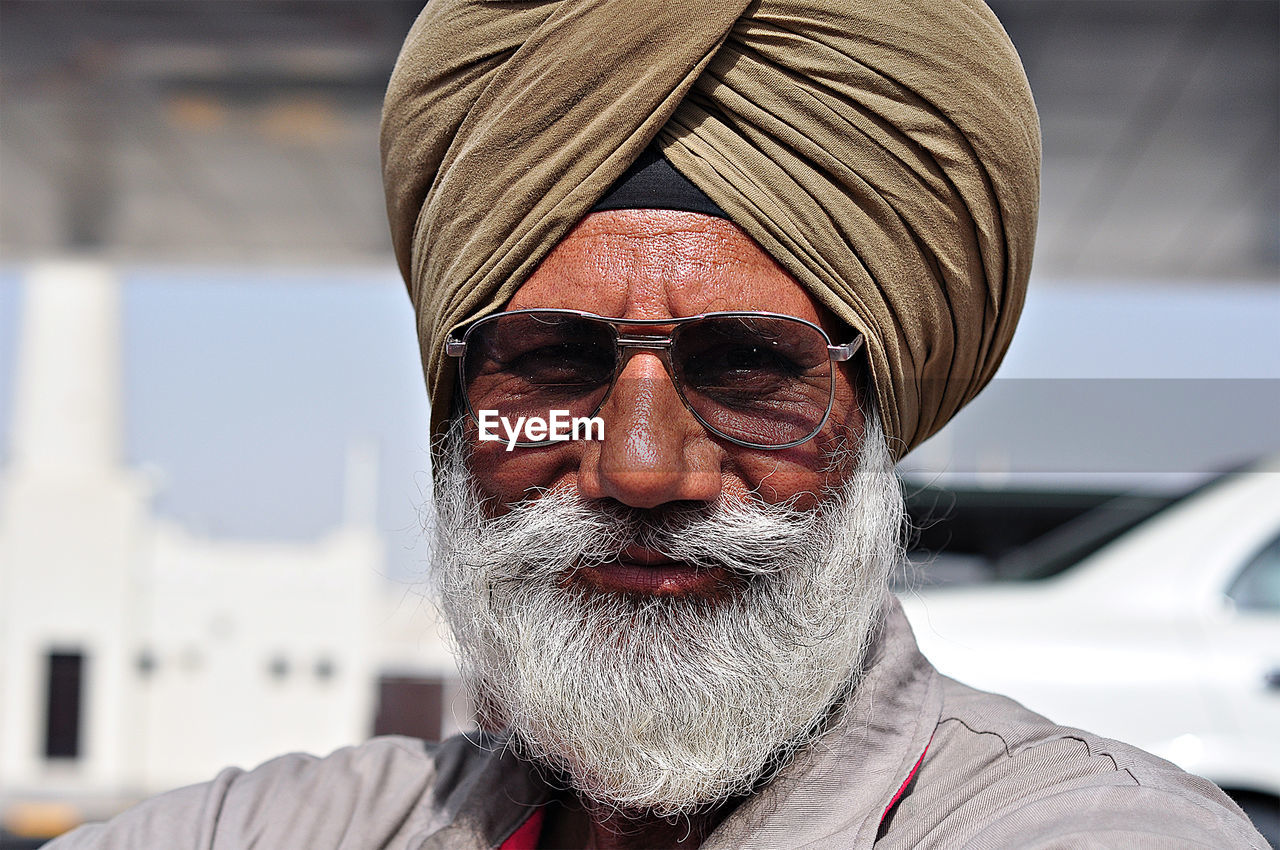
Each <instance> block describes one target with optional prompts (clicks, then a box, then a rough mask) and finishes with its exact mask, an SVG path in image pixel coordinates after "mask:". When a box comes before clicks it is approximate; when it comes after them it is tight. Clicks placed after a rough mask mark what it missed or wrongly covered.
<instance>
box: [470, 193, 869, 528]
mask: <svg viewBox="0 0 1280 850" xmlns="http://www.w3.org/2000/svg"><path fill="white" fill-rule="evenodd" d="M528 307H559V308H567V309H576V310H586V311H588V312H592V313H596V314H597V315H601V316H611V317H616V318H627V319H663V318H677V317H681V316H691V315H695V314H698V313H706V312H711V311H718V310H761V311H767V312H773V313H782V314H785V315H789V316H796V317H798V318H801V319H806V320H808V321H810V322H813V323H814V324H818V325H821V326H822V327H823V328H824V329H825V330H826V331H827V334H828V336H830V337H831V338H832V340H833V341H834V342H836V343H843V342H847V341H848V339H846V337H850V336H851V335H852V333H851V332H850V331H848V330H847V329H842V328H841V327H840V326H839V324H838V323H837V322H836V320H835V319H834V318H833V317H832V316H831V315H830V314H829V313H828V311H827V310H825V309H824V308H822V307H821V306H820V305H819V304H818V303H817V302H816V301H815V300H814V299H813V297H812V296H810V295H809V293H808V292H807V291H806V290H805V289H804V288H803V287H801V286H800V284H798V283H797V282H796V281H795V280H794V279H793V278H792V277H791V276H790V275H789V274H787V272H785V271H784V270H783V269H782V268H781V267H780V266H779V265H778V264H777V263H776V262H774V260H773V258H772V257H770V256H769V255H768V254H766V253H765V252H764V251H762V250H761V249H760V247H759V246H758V245H756V243H755V242H754V241H753V240H752V239H751V238H750V237H749V236H747V235H746V234H745V233H743V231H742V230H741V229H739V228H738V227H737V226H736V225H734V224H732V223H730V222H728V221H726V220H724V219H719V218H713V217H711V216H706V215H700V214H698V213H690V212H676V211H671V210H618V211H612V212H603V213H595V214H593V215H590V216H588V217H587V218H586V219H584V220H583V221H582V222H581V223H580V224H579V225H578V226H577V227H576V228H575V229H574V230H573V231H572V232H571V233H570V234H569V235H568V236H567V237H565V239H564V240H563V241H562V242H561V243H560V244H559V245H558V246H557V247H556V249H555V250H554V251H553V252H552V253H551V254H550V256H548V257H547V259H546V260H545V261H544V262H543V263H542V265H541V266H540V267H539V268H538V270H537V271H536V272H535V273H534V274H533V275H532V276H531V277H530V278H529V280H528V281H526V282H525V284H524V285H523V286H521V287H520V289H519V290H518V291H517V292H516V295H515V297H514V298H512V300H511V302H510V303H509V304H508V306H507V309H508V310H519V309H523V308H528ZM599 415H600V416H601V418H602V419H603V420H604V433H605V439H604V440H603V441H591V442H568V443H558V444H552V445H550V446H547V447H543V448H538V449H525V450H522V451H518V452H508V451H506V450H505V446H504V445H503V444H501V443H495V442H485V443H480V442H478V441H474V436H475V431H474V429H473V430H472V431H471V436H472V438H473V462H472V469H473V472H474V474H475V476H476V480H477V483H478V484H479V487H480V489H481V491H482V492H483V493H484V494H485V495H487V496H491V497H493V499H494V503H495V504H496V505H504V504H509V503H512V502H516V501H519V500H521V499H524V498H526V496H527V495H528V494H529V493H530V492H531V491H532V490H533V489H534V488H552V489H557V490H559V489H565V490H572V491H574V492H577V493H579V494H581V495H582V496H584V497H586V498H589V499H614V500H617V501H618V502H621V503H622V504H625V505H629V506H632V507H635V508H646V509H649V508H660V507H662V506H663V505H668V504H671V503H677V502H699V503H707V502H711V501H714V500H716V499H717V498H727V499H734V500H743V499H746V498H747V494H748V493H758V494H759V496H760V498H763V499H765V500H766V501H769V502H773V503H777V502H782V501H786V500H789V499H795V500H797V503H798V505H799V506H801V507H809V506H812V504H813V503H814V501H815V500H816V499H817V498H820V497H821V494H822V493H824V492H827V491H828V490H829V489H830V488H831V487H832V485H833V484H834V483H836V479H838V478H839V476H840V475H841V474H843V473H847V470H841V469H836V468H833V467H832V465H831V464H830V463H829V462H828V461H829V458H830V454H831V452H832V451H833V450H834V449H835V447H836V446H837V444H839V443H840V442H841V441H843V443H844V445H845V446H846V447H852V446H856V441H857V439H858V438H859V435H860V434H861V431H862V417H861V415H860V413H859V411H858V406H857V402H856V394H855V391H854V387H853V384H852V381H851V379H850V377H849V374H848V369H847V365H845V366H841V368H839V369H837V370H836V378H835V403H834V405H833V407H832V414H831V417H830V419H829V420H828V422H827V424H826V425H825V426H824V427H823V429H822V431H821V432H820V433H819V434H818V436H817V437H815V438H814V439H813V440H810V441H809V442H807V443H803V444H801V445H799V446H796V447H794V448H791V449H785V450H781V451H777V450H775V451H769V450H761V449H748V448H744V447H742V446H738V445H735V444H733V443H731V442H729V441H727V440H722V439H719V438H717V437H715V436H714V435H712V434H710V433H708V431H707V430H706V429H705V428H704V427H703V426H702V425H701V424H700V423H699V422H698V421H697V420H696V419H694V417H693V415H692V414H691V413H690V412H689V411H688V410H687V409H686V408H685V407H684V405H683V404H681V402H680V398H679V397H678V396H677V394H676V390H675V387H674V386H673V385H672V383H671V379H670V378H669V377H668V375H667V373H666V371H665V369H664V368H663V365H662V362H661V361H660V360H659V358H658V356H657V355H656V354H655V353H652V352H638V353H636V354H634V355H633V356H632V357H631V359H630V361H629V362H628V363H627V365H626V368H625V370H624V371H623V372H622V374H621V375H620V376H619V378H618V381H617V384H616V385H615V387H614V390H613V393H612V395H611V396H610V397H609V399H608V401H607V402H606V403H605V406H604V408H603V409H602V410H601V411H600V414H599Z"/></svg>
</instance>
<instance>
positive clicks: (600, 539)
mask: <svg viewBox="0 0 1280 850" xmlns="http://www.w3.org/2000/svg"><path fill="white" fill-rule="evenodd" d="M824 519H825V514H824V512H823V511H822V510H821V509H816V510H808V511H799V510H795V509H793V508H791V507H790V506H788V505H771V504H768V503H762V502H756V501H748V502H730V501H728V500H724V499H722V500H720V501H718V502H715V503H714V504H712V505H710V506H690V507H677V508H668V509H665V510H662V511H647V510H643V509H637V508H631V507H628V506H626V505H621V504H618V503H610V502H604V501H589V500H584V499H582V498H580V497H578V496H576V495H575V494H573V493H569V492H564V491H561V492H548V493H545V494H543V495H542V496H540V497H538V498H535V499H531V500H528V501H525V502H522V503H520V504H518V505H516V506H515V507H513V508H512V509H511V510H510V511H509V512H508V513H506V514H504V515H503V516H501V517H498V518H496V519H492V520H489V521H488V523H487V527H486V531H487V533H488V534H489V535H491V537H490V540H491V544H492V546H493V548H494V549H495V550H499V551H503V552H505V553H506V554H508V555H510V558H509V559H508V560H506V561H504V562H503V564H504V566H503V567H502V568H501V569H498V570H495V571H494V572H493V573H492V574H491V577H492V578H493V579H494V580H497V581H503V580H508V581H517V580H526V579H530V578H539V577H551V576H558V575H561V574H563V573H565V572H566V571H572V570H578V569H583V568H585V567H597V566H601V565H604V564H610V563H616V562H617V561H618V560H619V559H620V558H621V556H622V553H623V552H624V551H626V550H627V549H628V548H631V547H640V548H644V549H648V550H650V551H652V552H655V553H657V554H658V555H660V556H662V557H664V558H667V559H670V560H672V561H678V562H680V563H684V564H688V565H690V566H693V567H695V568H702V569H717V568H719V569H725V570H727V571H729V572H730V573H733V574H736V575H738V576H741V577H744V578H749V577H751V576H757V575H769V574H773V573H776V572H777V571H778V570H780V569H782V568H783V567H784V565H786V564H788V559H787V557H786V556H787V554H788V553H793V552H796V551H798V550H800V549H803V548H805V547H806V545H807V544H808V543H809V541H811V540H812V537H813V535H814V534H817V533H820V529H822V528H823V527H824V522H823V520H824ZM567 553H573V557H572V559H571V560H568V559H566V554H567ZM790 565H791V566H793V567H794V566H797V565H796V564H794V562H791V564H790Z"/></svg>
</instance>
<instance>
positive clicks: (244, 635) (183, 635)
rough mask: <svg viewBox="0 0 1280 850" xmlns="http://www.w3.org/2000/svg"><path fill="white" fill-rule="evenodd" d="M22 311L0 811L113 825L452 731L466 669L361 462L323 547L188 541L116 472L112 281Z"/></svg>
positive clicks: (78, 286)
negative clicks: (193, 793)
mask: <svg viewBox="0 0 1280 850" xmlns="http://www.w3.org/2000/svg"><path fill="white" fill-rule="evenodd" d="M24 296H25V297H24V299H23V305H24V307H23V320H22V324H21V334H20V341H19V346H18V358H17V360H18V375H17V381H16V392H15V394H14V402H15V403H14V404H13V420H14V423H13V429H12V447H11V450H10V451H9V453H8V457H9V463H8V465H7V468H4V469H3V470H0V473H2V475H0V682H3V684H4V686H3V687H0V816H5V815H6V814H8V815H9V816H10V817H17V816H19V815H20V814H21V810H20V807H19V809H17V810H16V811H17V812H18V814H17V815H15V814H14V813H13V812H8V813H6V811H5V810H6V807H7V806H8V807H13V806H14V805H15V804H17V803H18V802H19V801H23V802H26V803H29V802H30V801H41V800H43V801H51V800H56V801H62V802H64V803H69V804H71V805H72V806H74V808H75V811H77V812H78V813H79V814H78V816H94V815H102V814H109V813H111V812H113V811H115V810H117V809H118V808H120V807H121V806H122V805H124V804H125V803H127V802H129V801H131V800H132V799H136V798H138V797H140V796H143V795H147V794H152V793H156V792H159V791H163V790H166V789H169V788H173V787H176V786H179V785H183V784H187V783H190V782H194V781H199V780H203V779H209V778H212V777H213V776H214V775H215V774H216V773H217V772H218V771H219V770H220V769H221V768H223V767H225V766H227V765H241V766H252V765H255V764H258V763H260V762H262V761H264V760H266V759H268V758H270V757H272V756H275V755H278V754H280V753H282V752H287V751H291V750H303V751H309V752H319V753H324V752H328V751H330V750H333V749H336V748H338V747H341V746H344V745H348V744H354V743H357V742H359V741H361V740H363V739H365V738H366V737H368V736H369V735H370V734H373V733H374V732H390V731H400V732H410V733H416V734H420V735H422V736H424V737H439V735H440V734H441V732H442V731H443V729H444V726H445V724H446V717H445V714H446V712H445V692H444V689H445V682H446V680H448V679H449V678H450V677H451V672H452V670H453V665H452V662H451V661H450V660H449V657H448V655H447V653H446V652H445V651H444V649H443V647H441V646H440V644H439V641H438V639H434V638H433V637H432V634H433V632H432V630H431V628H430V626H431V621H430V620H429V619H424V618H423V617H422V616H415V615H420V614H421V612H418V611H416V610H414V609H412V607H411V606H404V607H405V610H403V611H401V610H398V609H399V608H401V607H402V606H401V599H400V598H399V597H398V596H396V595H395V594H394V592H393V591H392V590H391V588H390V587H389V586H388V585H387V583H386V581H385V579H384V578H383V575H384V570H383V563H384V555H383V543H382V541H381V540H380V539H379V535H378V534H377V532H376V531H375V525H374V521H373V517H374V511H373V505H372V504H371V502H372V499H373V492H374V489H373V486H372V485H373V481H372V477H373V475H374V472H373V464H372V460H371V459H370V458H369V457H368V453H367V452H361V451H359V450H353V451H352V452H351V457H350V459H349V462H348V473H347V491H348V492H347V509H346V516H345V518H344V521H343V522H342V524H341V525H340V526H339V527H337V528H334V529H333V530H332V531H330V532H329V533H328V534H326V535H324V536H323V537H322V538H320V539H318V540H314V541H309V542H301V543H299V542H270V541H267V542H263V541H251V542H249V541H237V540H229V539H213V538H210V537H206V536H202V535H199V534H195V533H192V532H191V531H189V530H187V529H186V528H184V527H182V526H181V525H180V524H178V523H177V522H175V521H173V520H170V519H165V518H161V517H158V516H156V514H155V512H154V511H153V510H152V506H151V497H152V485H151V483H150V481H149V480H148V478H147V477H146V476H145V475H143V474H141V473H140V472H138V471H137V470H135V469H130V468H128V467H127V466H125V465H124V464H123V463H122V462H121V460H120V458H121V455H122V451H121V438H120V437H121V429H122V417H121V404H122V402H121V392H120V379H119V371H120V367H119V363H120V351H119V336H120V329H119V312H120V311H119V285H118V282H117V279H116V275H115V273H114V271H113V269H112V268H111V266H109V265H107V264H105V263H102V262H100V261H89V260H79V261H76V260H64V261H58V262H46V263H40V264H33V265H31V266H30V267H28V269H27V271H26V274H25V286H24ZM69 341H74V343H70V342H69ZM69 345H70V346H71V347H72V348H73V350H74V354H72V353H70V352H69V350H68V349H69Z"/></svg>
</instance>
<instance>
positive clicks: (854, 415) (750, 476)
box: [730, 396, 864, 509]
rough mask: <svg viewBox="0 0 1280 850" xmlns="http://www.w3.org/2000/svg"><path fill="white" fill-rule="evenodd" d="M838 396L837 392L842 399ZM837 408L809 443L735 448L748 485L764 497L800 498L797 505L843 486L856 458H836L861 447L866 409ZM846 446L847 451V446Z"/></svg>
mask: <svg viewBox="0 0 1280 850" xmlns="http://www.w3.org/2000/svg"><path fill="white" fill-rule="evenodd" d="M838 403H839V398H838V396H837V404H838ZM839 409H840V408H836V409H835V410H833V411H832V414H831V419H830V420H828V422H827V424H826V425H825V426H823V429H822V431H821V432H820V433H819V434H818V436H817V437H814V438H813V439H812V440H810V441H809V442H807V443H802V444H801V445H799V446H795V447H794V448H790V449H783V450H781V451H774V452H764V451H754V450H749V449H738V450H737V451H736V452H731V453H730V454H731V463H732V467H733V469H734V472H735V474H736V475H737V476H738V477H739V478H741V479H742V481H743V482H744V483H745V484H746V486H747V488H748V489H749V490H753V491H755V492H758V493H759V494H760V496H761V498H763V499H764V500H765V501H767V502H772V503H775V504H776V503H778V502H785V501H787V500H788V499H795V500H796V502H795V506H796V507H797V508H802V509H807V508H811V507H813V506H814V505H815V504H817V502H818V501H819V500H820V499H821V498H823V497H824V496H825V494H827V493H830V492H831V491H832V490H834V489H836V488H838V487H839V486H841V485H842V484H843V483H844V482H845V480H846V479H847V478H848V476H849V474H850V473H851V472H852V463H853V461H852V459H847V460H846V462H844V463H837V462H836V460H835V458H836V457H837V456H838V455H839V454H844V455H846V457H847V453H848V451H849V450H850V449H852V450H853V451H855V452H856V450H857V448H858V446H860V445H861V441H862V436H863V425H864V422H863V419H862V414H861V413H860V412H859V411H858V409H857V406H856V405H853V406H850V407H848V408H845V413H844V414H843V415H840V416H837V413H836V411H837V410H839ZM842 450H843V451H842Z"/></svg>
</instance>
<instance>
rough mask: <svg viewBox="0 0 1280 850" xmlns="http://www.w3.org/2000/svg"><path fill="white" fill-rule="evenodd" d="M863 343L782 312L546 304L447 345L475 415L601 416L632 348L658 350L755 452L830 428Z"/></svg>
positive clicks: (713, 418)
mask: <svg viewBox="0 0 1280 850" xmlns="http://www.w3.org/2000/svg"><path fill="white" fill-rule="evenodd" d="M667 328H669V329H670V330H669V331H668V332H663V329H667ZM861 347H862V337H861V336H860V335H859V336H857V337H855V338H854V339H853V340H852V341H851V342H848V343H845V344H844V345H832V344H831V340H830V338H829V337H828V336H827V335H826V333H825V332H824V331H823V330H822V328H820V327H818V326H817V325H815V324H813V323H812V322H808V321H805V320H804V319H798V318H796V317H794V316H783V315H779V314H776V313H761V312H749V311H736V312H723V313H703V314H701V315H697V316H688V317H684V318H679V319H612V318H606V317H604V316H597V315H595V314H593V313H586V312H583V311H580V310H559V309H542V308H537V309H530V310H512V311H510V312H507V313H495V314H493V315H491V316H486V317H485V318H483V319H480V320H479V321H477V322H475V323H474V324H472V325H470V326H469V327H468V328H467V329H466V332H465V333H463V335H462V336H461V338H458V337H456V336H455V337H451V338H450V339H449V340H447V341H446V343H445V353H446V354H447V355H449V356H450V357H456V358H458V378H459V382H460V386H461V387H462V389H463V398H464V399H465V401H466V405H467V413H468V414H469V415H470V416H471V417H472V419H479V415H480V412H481V411H486V412H487V411H495V412H496V415H497V416H498V417H501V418H505V419H506V420H509V421H512V422H514V421H518V418H519V417H526V418H529V417H538V418H541V419H543V420H546V419H548V418H549V417H550V415H551V412H552V411H553V410H554V411H566V412H567V413H568V415H569V416H571V417H574V418H577V417H593V416H595V415H596V414H597V413H599V411H600V409H601V408H602V407H603V406H604V403H605V401H606V400H607V399H608V398H609V393H610V392H611V391H612V390H613V387H614V384H615V383H616V382H617V380H618V376H619V375H620V374H622V371H623V369H624V367H625V366H626V364H627V361H628V359H629V352H634V351H651V352H653V353H655V354H657V355H658V356H659V357H660V358H661V359H662V362H663V364H664V365H665V367H666V370H667V374H668V375H669V376H670V377H671V381H672V383H673V384H674V385H675V388H676V392H677V393H678V394H679V396H680V400H681V401H682V402H683V403H684V406H685V407H686V408H688V409H689V412H690V413H692V414H693V416H694V417H695V418H696V419H697V420H698V421H699V422H700V423H702V425H703V426H704V427H705V428H706V429H707V430H708V431H710V432H711V433H712V434H715V435H716V436H718V437H722V438H723V439H725V440H728V441H729V442H731V443H736V444H738V445H740V446H746V447H748V448H753V449H786V448H791V447H792V446H798V445H800V444H801V443H803V442H805V441H807V440H810V439H812V438H813V437H814V436H815V435H816V434H817V433H818V432H819V431H820V430H821V429H822V426H823V425H824V424H825V423H826V421H827V417H828V416H829V415H830V414H831V405H832V403H833V401H834V398H835V381H834V379H833V378H834V373H835V366H834V365H833V364H835V363H839V362H843V361H846V360H849V359H850V358H852V357H853V356H854V354H856V353H857V351H858V349H859V348H861ZM549 442H550V441H549V440H542V441H531V442H521V441H516V442H515V443H514V445H517V446H525V447H533V446H541V445H547V444H548V443H549Z"/></svg>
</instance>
